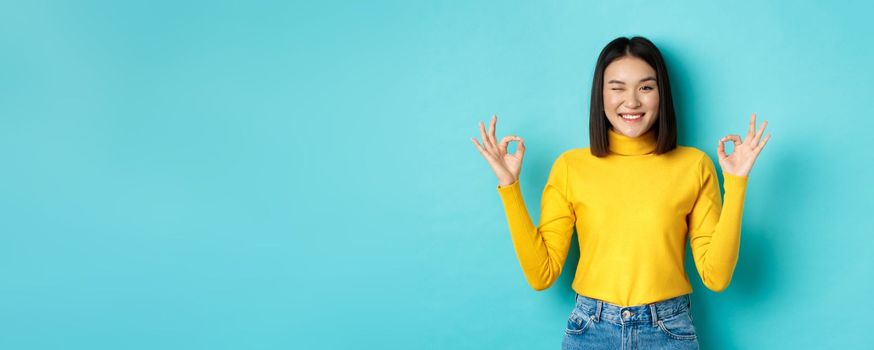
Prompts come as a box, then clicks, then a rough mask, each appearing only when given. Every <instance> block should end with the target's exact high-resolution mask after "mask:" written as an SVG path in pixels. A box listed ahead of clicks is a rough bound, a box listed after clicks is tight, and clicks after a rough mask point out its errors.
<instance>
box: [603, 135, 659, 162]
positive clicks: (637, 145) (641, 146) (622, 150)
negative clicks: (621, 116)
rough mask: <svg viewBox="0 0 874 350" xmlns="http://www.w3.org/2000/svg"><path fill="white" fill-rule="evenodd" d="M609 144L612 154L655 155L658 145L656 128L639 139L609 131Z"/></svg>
mask: <svg viewBox="0 0 874 350" xmlns="http://www.w3.org/2000/svg"><path fill="white" fill-rule="evenodd" d="M607 142H608V145H609V148H610V153H614V154H618V155H623V156H636V155H644V154H650V153H654V152H655V150H656V145H657V143H656V135H655V128H650V129H649V130H647V132H645V133H643V134H642V135H640V136H638V137H629V136H625V135H623V134H620V133H619V132H618V131H615V130H613V129H612V128H610V129H608V130H607Z"/></svg>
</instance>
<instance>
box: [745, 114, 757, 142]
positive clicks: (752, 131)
mask: <svg viewBox="0 0 874 350" xmlns="http://www.w3.org/2000/svg"><path fill="white" fill-rule="evenodd" d="M755 133H756V114H755V113H753V115H752V116H751V117H750V128H749V130H748V131H747V137H746V138H745V139H744V142H747V141H749V140H751V139H752V138H753V135H755Z"/></svg>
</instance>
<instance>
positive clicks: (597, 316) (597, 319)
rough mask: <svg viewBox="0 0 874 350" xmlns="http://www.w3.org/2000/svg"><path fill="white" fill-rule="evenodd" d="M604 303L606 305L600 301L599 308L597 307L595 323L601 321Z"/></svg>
mask: <svg viewBox="0 0 874 350" xmlns="http://www.w3.org/2000/svg"><path fill="white" fill-rule="evenodd" d="M603 303H604V302H603V301H601V300H598V307H597V310H596V311H595V322H598V321H600V320H601V304H603Z"/></svg>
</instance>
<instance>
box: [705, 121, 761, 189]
mask: <svg viewBox="0 0 874 350" xmlns="http://www.w3.org/2000/svg"><path fill="white" fill-rule="evenodd" d="M767 125H768V122H767V121H765V122H764V123H762V126H761V127H760V128H759V131H758V132H756V114H755V113H753V115H752V117H750V129H749V131H748V132H747V137H746V138H744V140H743V142H741V140H740V136H739V135H734V134H732V135H727V136H725V137H723V138H721V139H719V147H718V148H717V152H718V153H719V166H721V167H722V171H723V172H725V173H727V174H731V175H736V176H747V175H749V174H750V170H752V168H753V164H754V163H755V162H756V158H757V157H758V156H759V153H760V152H762V149H763V148H765V144H766V143H768V139H770V138H771V134H768V136H765V139H762V133H763V132H764V131H765V126H767ZM726 141H732V142H733V143H734V151H733V152H731V155H726V154H725V142H726Z"/></svg>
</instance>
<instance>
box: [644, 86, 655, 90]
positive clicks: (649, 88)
mask: <svg viewBox="0 0 874 350" xmlns="http://www.w3.org/2000/svg"><path fill="white" fill-rule="evenodd" d="M642 89H644V90H647V91H649V90H655V88H653V87H652V86H644V87H642Z"/></svg>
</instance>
